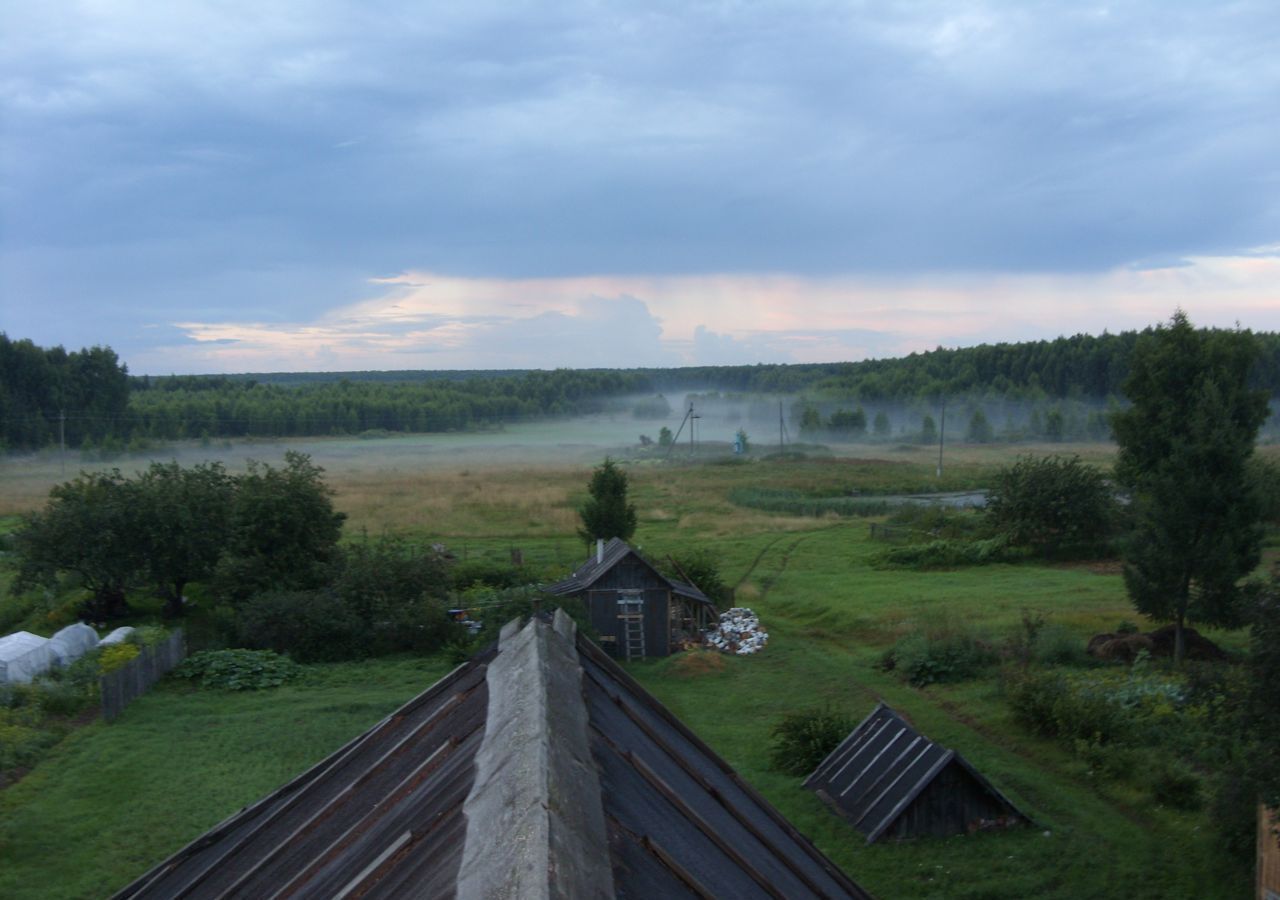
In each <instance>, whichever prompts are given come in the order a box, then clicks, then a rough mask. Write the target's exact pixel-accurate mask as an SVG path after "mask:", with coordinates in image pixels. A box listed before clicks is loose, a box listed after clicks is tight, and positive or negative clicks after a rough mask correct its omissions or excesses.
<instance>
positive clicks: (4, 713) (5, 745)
mask: <svg viewBox="0 0 1280 900" xmlns="http://www.w3.org/2000/svg"><path fill="white" fill-rule="evenodd" d="M60 737H61V735H60V734H58V732H56V731H49V730H45V729H42V728H38V727H36V726H35V722H34V721H32V720H31V719H29V718H28V717H27V716H24V715H23V714H22V713H21V711H14V710H9V709H4V708H0V772H10V771H12V770H13V769H18V768H23V767H26V766H31V765H34V764H35V763H36V762H37V761H38V760H39V759H40V757H41V755H42V754H43V753H44V751H45V750H47V749H48V748H49V747H51V746H53V745H54V744H56V743H57V742H58V740H59V738H60Z"/></svg>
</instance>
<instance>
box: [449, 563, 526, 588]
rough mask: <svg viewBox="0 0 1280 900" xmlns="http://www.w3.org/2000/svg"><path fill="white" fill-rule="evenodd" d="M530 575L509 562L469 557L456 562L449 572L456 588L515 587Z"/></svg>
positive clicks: (450, 580)
mask: <svg viewBox="0 0 1280 900" xmlns="http://www.w3.org/2000/svg"><path fill="white" fill-rule="evenodd" d="M527 577H528V575H527V573H526V572H524V571H523V570H522V569H519V568H517V567H515V566H513V565H510V564H509V563H503V562H497V561H495V560H490V559H468V560H463V561H462V562H459V563H455V564H454V566H453V568H452V570H451V571H450V573H449V582H450V583H451V584H452V586H453V588H454V590H458V591H465V590H466V589H467V588H471V587H475V586H476V585H481V586H483V587H491V588H513V587H518V586H519V585H521V584H523V583H524V582H525V580H526V579H527Z"/></svg>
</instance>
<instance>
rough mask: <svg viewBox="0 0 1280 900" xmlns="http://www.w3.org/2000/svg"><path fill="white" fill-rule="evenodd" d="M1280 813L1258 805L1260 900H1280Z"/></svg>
mask: <svg viewBox="0 0 1280 900" xmlns="http://www.w3.org/2000/svg"><path fill="white" fill-rule="evenodd" d="M1277 830H1280V813H1277V812H1276V811H1275V810H1268V809H1267V808H1266V807H1265V806H1263V805H1262V804H1261V803H1259V804H1258V900H1280V836H1277V834H1276V831H1277Z"/></svg>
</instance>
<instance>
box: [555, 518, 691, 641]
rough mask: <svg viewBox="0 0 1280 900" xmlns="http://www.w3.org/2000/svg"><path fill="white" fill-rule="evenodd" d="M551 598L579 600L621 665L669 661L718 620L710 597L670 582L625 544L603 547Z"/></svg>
mask: <svg viewBox="0 0 1280 900" xmlns="http://www.w3.org/2000/svg"><path fill="white" fill-rule="evenodd" d="M547 592H548V593H551V594H555V595H557V596H561V597H577V598H579V599H580V600H581V601H582V603H583V605H584V606H585V607H586V609H587V615H588V617H589V619H590V621H591V627H592V628H594V629H595V631H596V634H598V635H599V640H600V643H601V645H602V646H603V647H604V648H605V649H606V650H607V651H608V652H609V653H610V654H612V655H613V656H616V657H618V658H620V659H639V658H641V657H645V656H667V655H669V654H671V653H672V652H673V651H675V650H677V649H679V646H680V643H681V641H683V640H693V639H696V638H697V637H698V635H699V634H700V633H701V632H702V630H703V629H705V628H707V627H708V626H709V625H710V624H711V623H712V622H714V621H715V617H716V608H715V604H713V603H712V602H711V600H710V598H708V597H707V595H706V594H704V593H702V591H700V590H698V589H697V588H696V587H693V586H692V585H688V584H684V583H682V582H679V581H673V580H672V579H670V578H667V577H666V576H665V575H663V574H662V573H661V572H659V571H658V570H657V568H655V567H654V565H653V564H652V563H651V562H649V561H648V560H647V559H645V558H644V557H643V556H641V555H640V553H639V552H638V551H637V550H636V549H635V548H634V547H632V546H631V545H629V544H628V543H627V542H626V541H624V540H621V539H620V538H614V539H613V540H611V541H609V542H608V543H607V544H606V543H604V542H598V543H597V544H596V552H595V553H594V554H593V555H592V556H591V558H590V559H588V560H587V561H586V562H585V563H583V564H582V565H581V566H579V567H578V569H577V570H576V571H575V572H574V573H573V574H572V575H570V576H569V577H568V578H565V579H563V580H562V581H557V582H556V583H555V584H552V585H550V586H548V587H547Z"/></svg>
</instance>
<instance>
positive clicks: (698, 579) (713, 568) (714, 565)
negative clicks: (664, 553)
mask: <svg viewBox="0 0 1280 900" xmlns="http://www.w3.org/2000/svg"><path fill="white" fill-rule="evenodd" d="M664 563H665V564H664ZM659 568H661V569H662V572H663V574H664V575H667V576H668V577H670V578H674V579H675V580H676V581H687V582H689V583H691V584H693V586H694V587H696V588H698V589H699V590H700V591H702V593H704V594H706V595H707V596H708V597H710V598H711V601H712V602H713V603H716V604H724V603H727V602H729V601H730V600H731V599H732V596H731V591H730V588H729V586H728V585H727V584H725V583H724V578H723V576H721V574H720V560H719V558H718V557H717V556H716V555H715V554H714V553H712V552H711V551H710V550H705V549H693V550H686V551H684V552H681V553H673V554H672V555H671V557H670V559H664V560H662V561H661V562H660V563H659Z"/></svg>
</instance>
